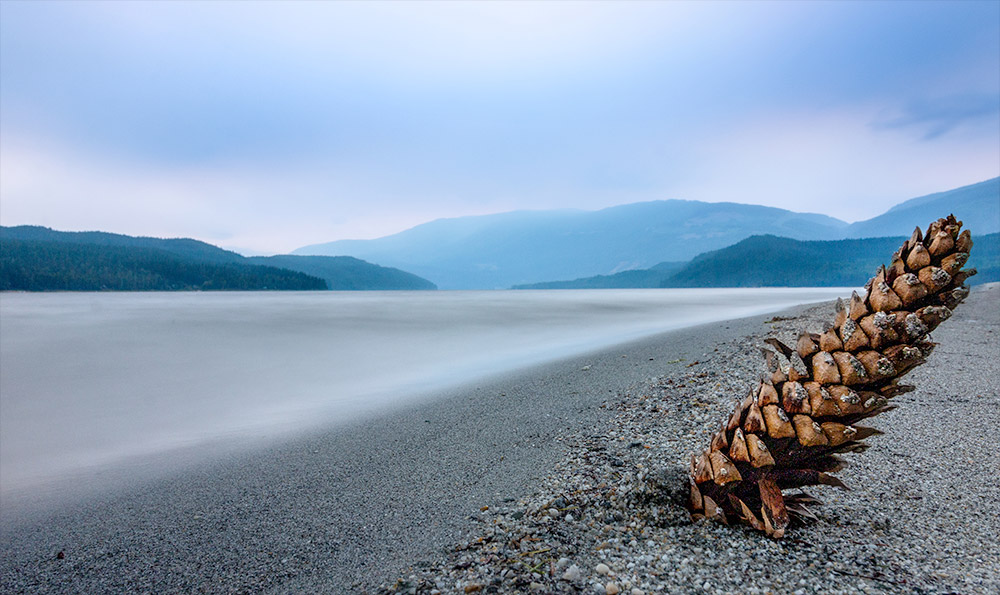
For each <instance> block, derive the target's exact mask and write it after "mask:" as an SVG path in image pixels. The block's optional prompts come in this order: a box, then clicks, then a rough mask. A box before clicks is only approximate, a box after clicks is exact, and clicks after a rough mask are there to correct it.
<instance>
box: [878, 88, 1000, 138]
mask: <svg viewBox="0 0 1000 595" xmlns="http://www.w3.org/2000/svg"><path fill="white" fill-rule="evenodd" d="M998 118H1000V93H989V94H966V95H953V96H950V97H944V98H939V99H932V100H928V99H925V100H920V101H912V102H910V103H908V104H907V105H906V106H905V107H904V108H903V110H902V113H901V114H899V115H895V116H891V117H885V118H881V119H878V120H876V121H875V122H874V123H873V126H874V127H875V128H881V129H899V128H904V129H906V128H909V129H916V130H920V131H922V132H923V134H922V138H923V140H934V139H936V138H939V137H941V136H944V135H945V134H947V133H949V132H951V131H952V130H954V129H955V128H957V127H959V126H962V125H966V124H968V125H973V126H984V125H989V124H993V128H994V129H996V123H997V121H998Z"/></svg>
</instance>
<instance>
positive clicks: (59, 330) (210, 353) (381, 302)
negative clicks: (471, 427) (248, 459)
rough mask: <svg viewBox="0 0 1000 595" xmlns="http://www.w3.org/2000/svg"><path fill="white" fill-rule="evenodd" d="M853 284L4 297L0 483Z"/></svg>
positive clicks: (366, 402) (341, 414)
mask: <svg viewBox="0 0 1000 595" xmlns="http://www.w3.org/2000/svg"><path fill="white" fill-rule="evenodd" d="M849 293H850V290H844V289H836V288H820V289H802V288H766V289H661V290H580V291H573V290H567V291H468V292H466V291H439V292H301V293H299V292H294V293H292V292H288V293H286V292H260V293H257V292H252V293H50V294H26V293H6V294H3V295H2V296H0V489H2V490H3V491H4V492H10V491H12V490H23V489H25V488H30V487H31V486H32V485H36V484H39V485H40V484H43V483H45V482H47V481H51V480H54V479H58V478H60V477H66V476H69V475H71V474H73V473H81V472H83V471H85V470H86V469H90V468H96V467H99V466H102V465H104V466H106V465H114V464H120V463H121V462H123V461H126V460H134V459H135V458H136V457H141V456H145V455H149V454H156V453H163V452H166V451H169V450H171V449H177V448H181V447H189V446H192V445H197V444H200V443H204V442H208V441H215V440H219V439H226V438H228V437H240V438H242V439H246V438H248V437H250V438H256V437H268V436H275V435H282V434H285V433H288V432H290V431H294V430H296V429H305V428H313V427H317V426H318V425H322V424H325V425H332V424H335V423H338V422H343V421H346V420H350V419H356V417H357V416H360V415H366V414H367V415H371V414H373V413H374V412H376V411H378V410H380V409H384V408H387V407H392V406H395V405H398V404H400V403H404V402H407V401H408V400H411V399H414V398H417V397H419V396H424V397H426V396H427V395H428V394H429V393H432V392H433V391H434V390H436V389H442V388H445V387H448V386H453V385H458V384H462V383H466V382H470V381H473V380H475V379H477V378H481V377H484V376H487V375H490V374H495V373H498V372H504V371H509V370H513V369H516V368H518V367H522V366H527V365H530V364H535V363H541V362H545V361H551V360H555V359H558V358H561V357H565V356H568V355H572V354H577V353H582V352H585V351H588V350H592V349H597V348H600V347H607V346H610V345H613V344H616V343H622V342H625V341H628V340H631V339H635V338H639V337H642V336H646V335H651V334H654V333H659V332H662V331H666V330H671V329H676V328H680V327H684V326H692V325H696V324H700V323H704V322H709V321H715V320H722V319H728V318H738V317H742V316H749V315H752V314H759V313H764V312H769V311H775V310H779V309H783V308H785V307H789V306H792V305H795V304H800V303H806V302H814V301H820V300H827V299H833V298H835V297H837V296H843V295H846V294H849Z"/></svg>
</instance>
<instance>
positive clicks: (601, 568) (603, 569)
mask: <svg viewBox="0 0 1000 595" xmlns="http://www.w3.org/2000/svg"><path fill="white" fill-rule="evenodd" d="M594 572H596V573H597V574H602V575H605V576H607V575H608V574H611V568H610V567H608V565H607V564H605V563H603V562H601V563H600V564H598V565H597V566H594Z"/></svg>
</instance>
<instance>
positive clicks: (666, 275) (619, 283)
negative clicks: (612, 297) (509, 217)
mask: <svg viewBox="0 0 1000 595" xmlns="http://www.w3.org/2000/svg"><path fill="white" fill-rule="evenodd" d="M685 265H687V262H661V263H660V264H658V265H655V266H653V267H652V268H648V269H634V270H631V271H622V272H620V273H615V274H614V275H597V276H594V277H583V278H580V279H573V280H572V281H545V282H542V283H526V284H524V285H515V286H513V287H511V289H626V288H635V289H650V288H655V287H663V284H664V283H665V282H666V281H667V280H668V279H670V277H671V276H673V274H674V273H676V272H677V271H679V270H681V269H683V268H684V267H685Z"/></svg>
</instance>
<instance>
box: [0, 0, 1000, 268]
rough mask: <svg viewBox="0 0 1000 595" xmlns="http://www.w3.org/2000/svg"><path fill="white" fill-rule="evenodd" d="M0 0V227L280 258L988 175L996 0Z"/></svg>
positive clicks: (808, 203)
mask: <svg viewBox="0 0 1000 595" xmlns="http://www.w3.org/2000/svg"><path fill="white" fill-rule="evenodd" d="M2 4H3V7H2V9H3V17H4V18H3V19H0V29H2V30H0V44H2V51H0V61H2V64H0V72H2V73H3V84H2V85H0V132H2V138H0V141H2V145H0V148H2V150H3V160H2V162H0V171H2V172H3V176H2V177H3V178H4V179H3V180H2V181H0V198H2V201H0V203H2V207H0V208H2V214H3V217H4V221H5V224H6V223H7V222H8V221H11V222H14V221H15V220H16V222H19V223H45V222H48V224H50V225H53V226H57V227H63V228H66V229H80V228H82V227H92V228H105V229H110V230H112V231H120V232H123V233H147V234H154V235H191V236H195V237H199V238H200V239H205V240H208V241H219V242H222V243H224V244H226V245H230V246H237V247H240V248H247V249H256V250H259V251H284V250H290V249H292V248H295V247H298V246H301V245H303V244H306V243H313V242H321V241H327V240H332V239H338V238H345V237H373V236H376V235H382V234H386V233H392V232H395V231H399V230H401V229H403V228H405V227H407V226H411V225H414V224H417V223H420V222H423V221H427V220H429V219H433V218H436V217H444V216H461V215H469V214H479V213H487V212H496V211H504V210H513V209H519V208H564V207H576V208H588V209H593V208H601V207H604V206H610V205H613V204H621V203H626V202H633V201H639V200H652V199H659V198H671V197H677V198H691V199H702V200H744V201H748V202H763V203H765V204H780V206H785V207H788V208H801V209H807V210H812V211H820V212H828V213H830V214H834V215H837V216H841V217H844V218H861V217H862V216H867V215H869V214H874V213H870V211H873V210H880V209H884V208H886V207H888V206H889V205H890V204H891V199H890V198H887V197H891V198H892V199H904V198H908V197H909V196H912V195H913V194H911V192H916V193H920V192H923V191H925V190H926V191H933V190H942V189H945V188H948V187H950V186H952V185H959V184H963V183H968V182H973V181H978V180H980V179H983V178H986V177H992V176H993V175H997V173H998V172H996V167H995V164H996V161H995V159H996V153H997V149H996V146H997V145H1000V130H998V126H997V125H996V124H995V123H996V121H997V118H998V115H997V110H996V103H997V98H998V97H1000V58H998V54H1000V51H998V50H997V47H998V44H1000V33H998V32H997V28H996V26H995V23H996V22H997V18H1000V4H996V3H971V4H956V3H890V4H884V3H838V2H832V3H820V2H813V3H774V2H766V3H752V2H743V3H701V2H659V3H654V2H634V3H629V2H617V3H610V2H608V3H602V2H583V3H563V2H558V3H557V2H474V3H473V2H464V3H463V2H441V3H437V2H430V3H404V2H378V3H364V2H291V3H269V2H253V3H230V2H128V3H124V2H65V3H60V2H46V3H12V2H4V3H2ZM957 39H958V40H961V41H962V42H961V43H956V41H955V40H957ZM941 89H948V95H946V96H945V95H942V92H941V91H940V90H941ZM928 98H929V99H928ZM991 102H992V103H991ZM921 137H922V138H923V139H924V141H923V142H920V141H918V140H916V139H918V138H921ZM990 159H994V161H993V162H992V164H991V163H990V162H989V160H990ZM907 160H909V161H907ZM52 172H58V175H54V174H53V173H52ZM848 197H864V198H865V200H864V201H858V202H857V203H852V202H850V201H849V200H848ZM814 199H815V200H814ZM830 205H835V206H834V207H831V206H830Z"/></svg>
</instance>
